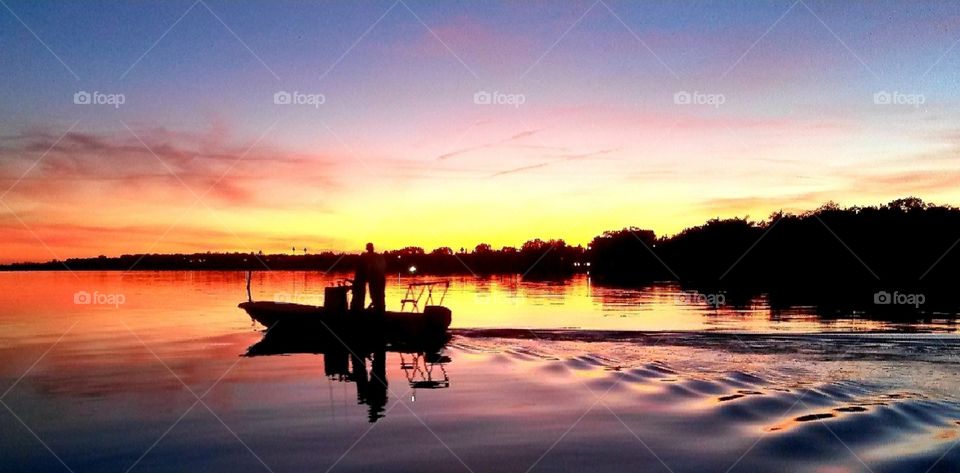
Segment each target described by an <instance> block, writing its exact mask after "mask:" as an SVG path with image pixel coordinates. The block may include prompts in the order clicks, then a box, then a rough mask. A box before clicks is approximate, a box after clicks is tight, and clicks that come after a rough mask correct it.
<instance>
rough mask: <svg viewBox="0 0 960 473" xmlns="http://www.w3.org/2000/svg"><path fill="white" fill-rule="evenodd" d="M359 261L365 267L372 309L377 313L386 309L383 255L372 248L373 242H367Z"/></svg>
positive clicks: (385, 278)
mask: <svg viewBox="0 0 960 473" xmlns="http://www.w3.org/2000/svg"><path fill="white" fill-rule="evenodd" d="M361 263H364V266H365V267H366V276H367V283H368V284H369V285H370V301H371V304H372V305H373V309H374V310H376V311H377V312H378V313H381V314H382V313H383V312H385V311H386V310H387V302H386V294H385V291H386V287H387V261H386V260H385V259H384V258H383V255H381V254H379V253H377V252H376V251H374V250H373V243H367V252H366V253H364V254H363V256H361Z"/></svg>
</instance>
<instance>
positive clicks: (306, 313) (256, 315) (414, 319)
mask: <svg viewBox="0 0 960 473" xmlns="http://www.w3.org/2000/svg"><path fill="white" fill-rule="evenodd" d="M240 308H241V309H243V310H245V311H247V314H250V317H251V318H253V320H256V321H257V322H260V323H261V324H262V325H263V326H265V327H267V328H271V327H273V326H275V325H278V324H283V325H285V326H297V327H301V328H303V327H321V328H322V327H323V326H326V327H329V328H330V329H333V330H336V329H341V328H351V327H356V328H364V329H371V328H373V327H377V326H379V327H380V328H381V329H382V330H384V331H387V332H390V331H416V332H429V331H441V332H442V331H445V330H446V329H447V327H449V326H450V321H451V320H452V314H451V312H450V309H448V308H446V307H443V306H436V305H434V306H426V307H424V309H423V312H394V311H389V310H388V311H386V312H384V313H383V314H378V313H377V312H376V311H375V310H373V309H366V310H363V311H361V312H351V311H347V310H330V309H328V308H326V307H322V306H315V305H305V304H291V303H286V302H273V301H250V302H242V303H240ZM284 328H286V327H284Z"/></svg>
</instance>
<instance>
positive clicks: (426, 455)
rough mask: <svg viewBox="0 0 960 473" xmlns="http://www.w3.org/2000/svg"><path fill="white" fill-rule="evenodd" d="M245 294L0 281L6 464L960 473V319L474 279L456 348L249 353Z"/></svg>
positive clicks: (225, 287)
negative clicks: (831, 313) (904, 320)
mask: <svg viewBox="0 0 960 473" xmlns="http://www.w3.org/2000/svg"><path fill="white" fill-rule="evenodd" d="M336 278H337V276H323V275H322V274H319V273H255V274H254V279H253V281H252V295H253V296H254V298H255V299H274V298H286V299H288V300H294V301H300V302H313V303H319V298H320V294H322V288H323V287H324V286H325V285H326V284H328V283H331V282H333V281H335V280H336ZM407 280H409V278H402V279H401V281H400V283H401V284H397V281H396V280H394V281H392V283H393V284H391V285H390V287H389V288H388V289H389V293H388V304H390V305H393V303H392V301H396V300H399V299H400V297H401V296H402V295H403V288H404V286H403V284H402V283H404V282H406V281H407ZM244 286H245V284H244V275H243V274H242V273H234V272H230V273H226V272H225V273H189V272H184V273H176V272H133V273H129V274H126V275H123V274H120V273H78V274H71V273H69V272H57V273H0V289H2V290H0V324H2V325H3V328H4V330H2V331H0V381H2V383H3V384H0V389H2V390H3V393H2V397H0V401H2V404H0V419H2V420H0V439H2V440H0V445H2V450H3V457H4V470H7V469H9V470H10V471H28V470H40V471H58V470H59V471H76V472H81V471H141V470H143V471H184V470H215V471H223V470H228V469H229V470H232V471H273V472H282V471H305V470H313V471H423V470H430V471H476V472H479V471H534V470H535V471H584V470H589V471H623V470H624V469H628V470H641V471H671V472H681V471H785V470H791V471H873V472H878V473H879V472H884V471H927V470H928V469H929V470H930V471H956V470H957V469H958V468H960V451H958V449H952V447H953V446H954V445H956V443H957V442H958V440H960V437H958V434H960V404H958V399H957V397H956V394H955V393H956V391H957V389H956V387H957V386H958V383H957V381H958V371H960V369H958V364H957V361H958V360H960V358H958V354H960V340H958V338H957V336H956V335H954V334H953V333H952V332H953V331H954V330H955V329H954V326H953V325H951V324H949V323H946V322H943V323H932V324H926V325H920V326H903V325H895V324H889V323H884V322H875V321H868V320H862V319H857V318H851V319H834V320H830V321H825V320H821V319H819V318H817V317H816V316H815V315H813V314H811V313H809V312H808V311H804V310H797V311H791V312H789V313H771V311H770V310H769V308H767V307H766V306H765V304H764V302H763V300H762V299H758V300H757V301H754V302H753V303H751V304H750V305H749V306H747V307H721V308H719V309H718V308H714V307H709V306H707V305H705V304H702V303H698V302H697V301H696V300H695V298H694V299H691V298H689V297H687V296H688V295H687V294H685V293H682V292H680V289H679V288H677V287H673V286H656V287H653V288H649V289H645V290H641V291H635V290H624V289H608V288H602V287H597V286H594V285H591V284H590V282H589V280H588V279H587V278H585V277H580V278H577V279H574V280H572V281H568V282H566V283H562V284H558V283H527V282H520V281H519V280H518V279H517V278H513V277H503V278H490V279H484V280H474V279H473V278H459V279H454V280H453V284H452V287H451V291H450V293H449V294H448V295H447V298H446V300H445V305H448V306H450V307H451V308H453V310H454V327H455V330H454V332H455V335H454V337H453V339H452V340H451V341H450V343H449V344H448V345H447V346H446V347H445V348H444V349H442V350H440V353H406V354H401V353H395V352H387V353H383V354H382V356H380V355H379V354H373V356H371V358H370V359H366V358H363V357H361V359H359V360H355V359H353V358H354V357H353V356H352V355H353V354H351V353H349V352H348V351H340V352H338V353H328V354H326V355H323V354H303V353H300V354H294V353H291V354H288V355H285V356H257V357H244V356H242V355H243V354H245V353H247V350H248V348H249V347H250V346H251V345H254V344H255V343H257V342H258V341H260V340H261V338H262V337H263V335H264V334H263V327H259V326H257V325H256V324H254V323H252V322H251V320H250V319H249V318H248V317H247V316H246V315H245V314H244V313H243V312H242V311H240V310H239V309H237V307H236V304H237V303H238V302H240V301H242V300H245V299H246V291H245V287H244ZM77 294H80V296H79V297H80V300H78V301H76V302H85V301H86V299H83V297H82V295H83V294H90V299H89V300H90V301H91V302H92V303H79V304H78V303H75V297H78V296H77ZM117 296H122V297H117ZM121 302H122V303H121ZM507 329H509V330H507ZM904 329H910V331H904ZM918 331H919V332H920V333H917V332H918ZM361 355H364V354H361ZM358 361H359V363H356V362H358ZM378 366H379V368H378ZM380 370H382V373H379V371H380ZM378 374H379V375H380V376H378ZM361 378H362V379H361ZM380 379H385V380H386V384H385V385H384V384H383V383H378V380H380ZM198 399H199V400H198ZM371 421H373V422H371Z"/></svg>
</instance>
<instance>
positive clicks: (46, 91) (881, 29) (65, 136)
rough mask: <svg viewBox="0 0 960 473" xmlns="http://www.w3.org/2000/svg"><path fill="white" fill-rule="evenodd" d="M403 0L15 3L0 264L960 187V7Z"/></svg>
mask: <svg viewBox="0 0 960 473" xmlns="http://www.w3.org/2000/svg"><path fill="white" fill-rule="evenodd" d="M390 5H391V3H390V2H388V3H386V4H384V5H380V4H378V3H376V2H370V3H363V4H354V3H350V4H342V5H330V6H325V7H323V8H321V10H322V11H319V10H318V11H314V6H308V5H300V6H298V7H288V6H286V5H284V6H274V5H266V4H263V5H261V4H256V3H252V4H250V5H245V6H239V5H233V4H224V5H217V6H216V7H213V8H212V9H208V10H204V9H201V8H197V9H192V8H191V9H187V7H188V6H189V4H188V5H183V6H181V5H177V4H168V5H163V6H162V7H157V8H156V9H155V10H152V11H151V14H149V15H143V14H140V13H142V12H139V10H138V8H139V7H138V6H137V5H129V6H127V5H104V6H103V7H102V8H100V9H98V10H97V11H86V10H84V9H79V8H72V7H69V6H63V5H60V6H58V7H57V8H44V7H41V6H38V5H34V4H31V3H26V2H23V3H21V2H14V3H13V4H12V6H11V8H12V9H13V10H14V11H17V12H19V17H20V20H21V21H22V23H21V21H18V20H17V18H15V17H13V16H10V15H0V26H2V27H3V28H0V32H2V33H0V40H2V41H3V44H4V48H3V49H2V52H0V69H2V70H4V71H5V73H6V74H7V75H8V79H9V80H8V81H6V83H5V92H4V93H2V94H0V110H2V111H3V112H4V113H3V114H0V130H2V132H0V237H2V242H3V245H0V262H11V261H24V260H42V261H46V260H49V259H51V258H68V257H84V256H96V255H100V254H104V255H119V254H124V253H144V252H194V251H259V250H262V251H264V252H267V253H271V252H283V251H289V249H290V247H291V246H296V247H298V248H303V247H308V248H309V249H310V250H311V251H321V250H346V251H358V250H359V249H360V248H361V247H362V244H363V243H364V242H366V241H373V242H376V243H377V244H378V247H380V248H385V249H389V248H397V247H401V246H406V245H416V246H421V247H424V248H427V249H432V248H434V247H437V246H450V247H453V248H459V247H466V248H472V247H473V246H474V245H476V244H477V243H480V242H487V243H490V244H492V245H494V246H495V247H499V246H503V245H520V244H522V243H523V242H524V241H525V240H527V239H530V238H536V237H539V238H563V239H565V240H566V241H567V242H569V243H572V244H585V243H587V242H589V241H590V240H591V239H592V238H593V237H594V236H596V235H598V234H599V233H601V232H603V231H605V230H615V229H620V228H623V227H625V226H639V227H643V228H649V229H653V230H655V231H656V232H657V234H658V235H665V234H672V233H675V232H677V231H679V230H682V229H683V228H685V227H688V226H692V225H697V224H700V223H702V222H703V221H705V220H706V219H709V218H713V217H737V216H739V217H742V216H749V217H751V218H754V219H762V218H765V217H766V216H768V215H769V214H770V213H771V212H773V211H776V210H779V209H783V210H788V211H790V210H807V209H812V208H815V207H817V206H819V205H820V204H822V203H824V202H826V201H828V200H833V201H836V202H838V203H840V204H844V205H852V204H867V205H874V204H880V203H885V202H887V201H889V200H892V199H894V198H898V197H904V196H908V195H914V196H918V197H921V198H923V199H925V200H927V201H933V202H937V203H943V204H957V203H960V191H958V190H957V186H956V184H955V183H956V182H960V162H958V161H957V160H956V156H957V148H958V144H960V139H958V138H960V133H958V132H957V130H958V129H960V114H958V110H960V108H958V107H957V105H958V104H960V90H958V88H957V87H956V80H955V77H956V71H957V70H960V49H957V50H956V51H953V48H952V46H951V44H953V45H955V40H956V38H954V37H953V35H952V33H951V31H952V29H951V28H947V27H945V26H944V25H945V22H946V23H949V21H950V20H949V19H950V18H960V7H956V8H954V7H955V6H954V5H952V4H943V5H937V6H932V5H928V6H912V5H900V4H898V5H897V12H898V13H897V15H889V14H887V9H886V8H875V9H870V8H863V6H862V5H859V4H852V3H851V4H847V3H844V4H826V3H825V4H822V5H821V4H816V5H813V6H807V7H806V8H801V7H797V4H794V7H796V8H794V7H790V4H789V2H788V3H787V4H785V5H774V4H770V5H766V4H765V5H751V6H749V7H747V6H746V5H745V4H743V5H741V4H737V3H735V2H731V3H730V4H716V5H710V6H709V7H706V10H704V11H703V12H700V10H698V12H699V13H697V14H694V12H693V11H692V10H691V11H681V10H678V9H677V7H676V6H675V5H674V4H672V3H671V2H666V3H664V4H662V5H661V4H650V5H629V4H623V5H621V4H608V5H603V4H602V3H601V4H597V3H593V2H586V3H584V4H580V3H577V2H571V3H569V4H566V5H565V6H563V7H562V8H560V7H558V8H549V9H545V8H543V6H542V5H540V4H538V3H536V2H534V3H532V4H490V5H479V4H462V5H461V4H456V5H452V4H451V5H445V6H444V7H443V8H441V7H439V6H437V5H428V4H419V3H416V4H414V5H412V6H411V5H408V6H407V8H402V7H397V6H396V5H397V4H396V3H392V5H393V6H392V7H391V6H390ZM591 5H593V6H591ZM598 5H599V6H598ZM788 7H789V8H788ZM317 8H319V7H317ZM185 9H187V10H186V12H184V11H183V10H185ZM940 10H943V11H940ZM212 12H216V13H217V15H216V16H214V15H213V14H211V13H212ZM0 13H2V12H0ZM700 13H702V15H701V14H700ZM103 18H116V19H124V21H126V22H133V23H132V24H134V25H135V26H133V27H126V26H124V25H126V24H127V23H124V22H118V23H113V22H107V23H104V22H103V21H102V19H103ZM178 18H179V20H178ZM117 21H119V20H117ZM175 22H176V23H175ZM171 24H173V25H174V27H173V28H171V26H170V25H171ZM24 25H30V26H31V29H30V30H28V29H26V28H24ZM225 26H226V28H225ZM281 26H282V27H281ZM825 26H828V27H826V28H825ZM305 32H307V33H305ZM31 33H34V34H31ZM881 33H882V34H881ZM38 38H43V39H45V40H46V41H43V42H40V41H37V39H38ZM82 93H92V95H91V96H92V97H94V98H96V97H98V95H97V94H101V95H99V96H103V95H102V94H114V95H116V94H122V95H123V96H124V101H123V104H121V105H116V106H113V105H104V104H95V103H94V104H84V103H82V102H79V103H78V102H76V100H77V94H82ZM283 93H290V94H291V97H298V96H300V97H308V96H313V97H319V96H321V95H322V96H323V100H322V103H314V104H312V105H311V104H310V103H306V102H304V103H284V102H283V101H279V102H278V101H277V98H276V97H277V96H278V95H277V94H281V95H282V94H283ZM298 94H299V95H298ZM884 94H886V95H884ZM684 97H686V99H685V98H684ZM878 97H880V98H879V99H878ZM884 97H886V99H884ZM918 97H919V98H920V99H921V100H920V101H921V102H922V103H917V98H918ZM293 102H296V99H294V100H293Z"/></svg>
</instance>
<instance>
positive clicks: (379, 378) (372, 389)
mask: <svg viewBox="0 0 960 473" xmlns="http://www.w3.org/2000/svg"><path fill="white" fill-rule="evenodd" d="M371 358H372V362H371V366H372V368H373V369H372V371H371V372H370V375H369V377H368V376H367V358H366V357H360V356H357V355H351V356H350V359H351V363H352V366H353V369H352V371H351V376H350V378H351V380H352V381H353V382H354V383H356V384H357V402H359V403H360V404H366V405H367V406H369V409H368V410H367V418H368V419H369V420H370V422H376V421H377V420H378V419H381V418H383V416H384V411H385V409H384V407H385V406H386V405H387V362H386V358H387V354H386V352H384V351H378V352H374V353H373V355H372V357H371Z"/></svg>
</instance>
